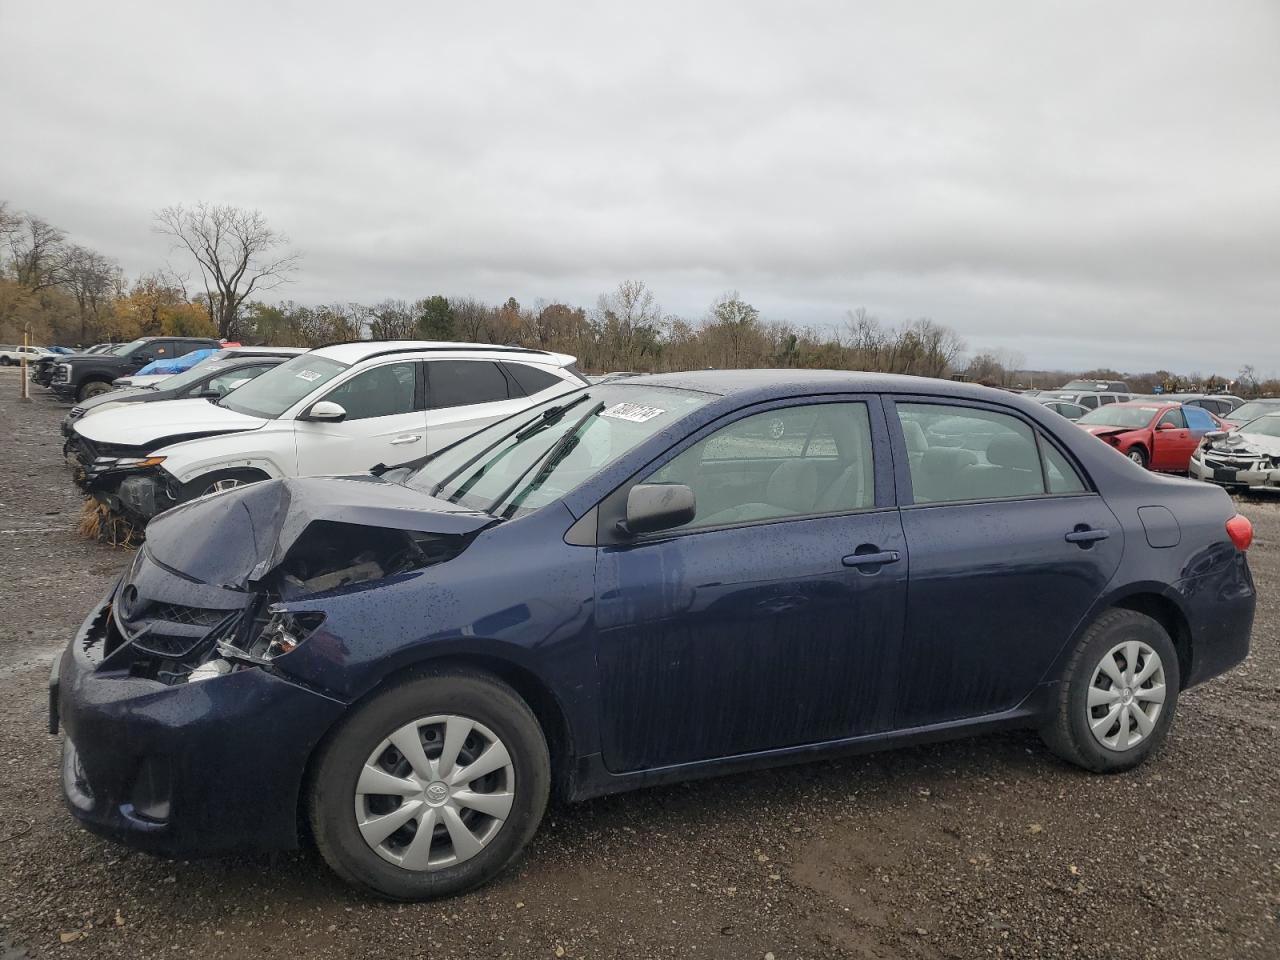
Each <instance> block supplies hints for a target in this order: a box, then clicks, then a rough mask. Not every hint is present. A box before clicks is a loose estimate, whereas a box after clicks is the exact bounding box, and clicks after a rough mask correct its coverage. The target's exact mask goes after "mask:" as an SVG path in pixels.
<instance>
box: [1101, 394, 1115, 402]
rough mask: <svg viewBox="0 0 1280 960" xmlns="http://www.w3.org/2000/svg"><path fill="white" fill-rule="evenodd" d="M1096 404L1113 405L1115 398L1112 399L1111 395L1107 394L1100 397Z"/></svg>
mask: <svg viewBox="0 0 1280 960" xmlns="http://www.w3.org/2000/svg"><path fill="white" fill-rule="evenodd" d="M1098 402H1099V403H1115V402H1116V398H1115V397H1113V396H1111V395H1110V394H1108V393H1104V394H1103V395H1102V396H1100V397H1099V398H1098Z"/></svg>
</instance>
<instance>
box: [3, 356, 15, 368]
mask: <svg viewBox="0 0 1280 960" xmlns="http://www.w3.org/2000/svg"><path fill="white" fill-rule="evenodd" d="M12 362H13V361H12V360H10V359H9V358H8V357H0V367H7V366H8V365H9V364H10V363H12Z"/></svg>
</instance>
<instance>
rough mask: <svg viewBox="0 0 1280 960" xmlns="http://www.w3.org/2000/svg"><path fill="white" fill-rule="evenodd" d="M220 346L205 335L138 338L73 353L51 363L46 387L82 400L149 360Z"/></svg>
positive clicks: (70, 397)
mask: <svg viewBox="0 0 1280 960" xmlns="http://www.w3.org/2000/svg"><path fill="white" fill-rule="evenodd" d="M220 346H222V344H221V343H219V342H218V341H217V340H213V339H211V338H209V337H142V338H141V339H139V340H134V341H133V342H132V343H126V344H123V345H121V346H119V347H116V348H115V350H113V351H111V352H110V353H73V354H71V355H70V356H66V357H62V358H60V359H59V360H58V362H57V363H56V364H55V365H54V368H53V379H52V380H51V381H50V382H49V389H51V390H52V391H53V392H54V393H56V394H57V395H58V396H59V397H62V398H63V399H64V400H71V399H75V400H77V401H79V400H86V399H88V398H89V397H96V396H97V395H98V394H100V393H106V392H107V391H108V390H110V389H111V381H112V380H114V379H115V378H116V377H125V376H128V375H129V374H131V373H136V372H137V371H138V370H141V369H142V368H143V367H145V366H146V365H147V364H148V363H150V362H151V361H153V360H168V359H170V358H172V357H181V356H183V355H185V354H188V353H190V352H191V351H192V350H209V349H214V350H216V349H217V348H218V347H220Z"/></svg>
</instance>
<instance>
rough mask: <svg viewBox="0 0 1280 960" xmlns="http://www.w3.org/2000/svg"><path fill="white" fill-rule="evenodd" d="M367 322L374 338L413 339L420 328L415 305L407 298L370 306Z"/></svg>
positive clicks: (370, 333)
mask: <svg viewBox="0 0 1280 960" xmlns="http://www.w3.org/2000/svg"><path fill="white" fill-rule="evenodd" d="M365 323H366V325H367V326H368V328H369V336H370V337H371V338H372V339H374V340H412V339H413V338H414V336H415V335H416V333H417V329H418V318H417V315H416V314H415V312H414V305H413V304H411V303H409V302H408V301H407V300H383V301H382V302H381V303H375V304H374V305H373V306H372V307H369V308H368V310H367V312H366V317H365Z"/></svg>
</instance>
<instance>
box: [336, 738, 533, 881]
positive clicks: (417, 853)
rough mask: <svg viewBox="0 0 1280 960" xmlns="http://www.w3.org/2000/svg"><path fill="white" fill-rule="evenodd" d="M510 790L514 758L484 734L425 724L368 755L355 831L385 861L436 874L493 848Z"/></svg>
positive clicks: (513, 780) (507, 810)
mask: <svg viewBox="0 0 1280 960" xmlns="http://www.w3.org/2000/svg"><path fill="white" fill-rule="evenodd" d="M515 788H516V772H515V767H514V766H512V763H511V756H510V754H508V753H507V748H506V747H505V746H503V744H502V741H501V740H499V739H498V738H497V737H496V736H494V734H493V731H491V730H490V729H489V728H488V727H486V726H484V725H483V724H481V723H477V722H476V721H474V720H469V719H467V718H466V717H458V716H452V715H441V716H433V717H423V718H422V719H420V720H414V721H413V722H412V723H406V724H405V725H404V726H403V727H401V728H400V729H399V730H396V731H395V732H394V733H392V734H391V735H390V736H389V737H387V739H385V740H383V741H382V742H381V743H380V744H378V746H377V747H375V748H374V751H373V752H372V753H371V754H369V759H368V760H366V761H365V763H364V767H363V768H362V769H361V771H360V778H359V780H358V781H357V783H356V794H355V812H356V825H357V826H358V827H359V828H360V834H361V836H363V837H364V840H365V843H367V844H369V847H370V848H371V849H372V850H373V852H374V853H376V854H377V855H378V856H380V857H382V859H383V860H386V861H388V862H389V863H394V864H395V865H396V866H398V867H403V868H404V869H406V870H440V869H442V868H444V867H451V866H453V865H455V864H458V863H462V862H463V861H464V860H470V859H471V858H472V857H474V856H475V855H476V854H477V853H479V852H480V851H481V850H483V849H484V848H485V847H486V846H487V845H488V844H489V843H491V842H492V840H493V838H494V837H496V836H497V835H498V831H499V830H501V829H502V825H503V823H505V822H506V819H507V816H508V815H509V814H510V812H511V803H512V801H513V800H514V799H515Z"/></svg>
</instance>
